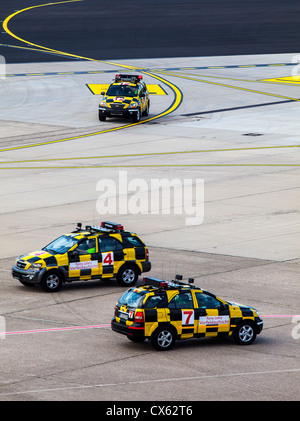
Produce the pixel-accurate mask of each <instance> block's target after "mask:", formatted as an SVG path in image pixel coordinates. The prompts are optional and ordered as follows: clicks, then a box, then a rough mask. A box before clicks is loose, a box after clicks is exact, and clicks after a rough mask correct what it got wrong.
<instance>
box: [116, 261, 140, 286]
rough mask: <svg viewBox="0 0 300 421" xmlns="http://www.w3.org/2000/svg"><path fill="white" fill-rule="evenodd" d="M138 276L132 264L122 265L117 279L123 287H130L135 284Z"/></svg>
mask: <svg viewBox="0 0 300 421" xmlns="http://www.w3.org/2000/svg"><path fill="white" fill-rule="evenodd" d="M138 276H139V274H138V270H137V269H136V268H135V267H134V266H132V265H127V266H122V267H121V269H120V270H119V272H118V275H117V281H118V282H119V284H120V285H122V286H123V287H131V286H132V285H134V284H136V282H137V280H138Z"/></svg>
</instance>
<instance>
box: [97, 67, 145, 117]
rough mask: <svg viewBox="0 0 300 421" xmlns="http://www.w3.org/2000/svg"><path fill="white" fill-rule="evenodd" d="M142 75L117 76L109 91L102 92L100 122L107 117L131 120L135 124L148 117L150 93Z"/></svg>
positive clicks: (99, 110)
mask: <svg viewBox="0 0 300 421" xmlns="http://www.w3.org/2000/svg"><path fill="white" fill-rule="evenodd" d="M142 79H143V76H142V75H130V74H127V73H126V74H117V75H116V76H115V78H114V81H113V83H112V84H111V85H110V86H109V88H108V89H107V91H106V92H105V91H104V92H102V93H101V94H102V95H103V99H102V101H101V102H100V104H99V107H98V112H99V120H100V121H105V120H106V117H125V118H131V119H132V121H133V122H134V123H137V122H139V121H140V118H141V116H142V115H143V116H147V115H148V114H149V109H150V99H149V92H148V89H147V86H146V84H145V82H143V80H142Z"/></svg>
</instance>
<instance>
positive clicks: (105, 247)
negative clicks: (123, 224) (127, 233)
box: [98, 237, 123, 253]
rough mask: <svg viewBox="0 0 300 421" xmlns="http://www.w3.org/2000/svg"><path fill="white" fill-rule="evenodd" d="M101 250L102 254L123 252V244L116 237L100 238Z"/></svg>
mask: <svg viewBox="0 0 300 421" xmlns="http://www.w3.org/2000/svg"><path fill="white" fill-rule="evenodd" d="M98 242H99V250H100V252H101V253H103V252H105V251H117V250H122V249H123V246H122V244H121V243H120V242H119V241H118V240H117V239H116V238H114V237H99V238H98Z"/></svg>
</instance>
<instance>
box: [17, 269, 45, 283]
mask: <svg viewBox="0 0 300 421" xmlns="http://www.w3.org/2000/svg"><path fill="white" fill-rule="evenodd" d="M42 272H44V271H43V270H24V269H20V268H18V267H16V266H15V265H13V267H12V269H11V274H12V277H13V278H15V279H18V280H19V281H23V282H28V283H29V284H39V283H40V280H41V277H42Z"/></svg>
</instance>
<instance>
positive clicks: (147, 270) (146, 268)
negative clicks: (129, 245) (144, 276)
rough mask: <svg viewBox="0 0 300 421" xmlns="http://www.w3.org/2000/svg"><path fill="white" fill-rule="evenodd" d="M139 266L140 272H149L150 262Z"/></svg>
mask: <svg viewBox="0 0 300 421" xmlns="http://www.w3.org/2000/svg"><path fill="white" fill-rule="evenodd" d="M141 265H142V272H150V270H151V262H141Z"/></svg>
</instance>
